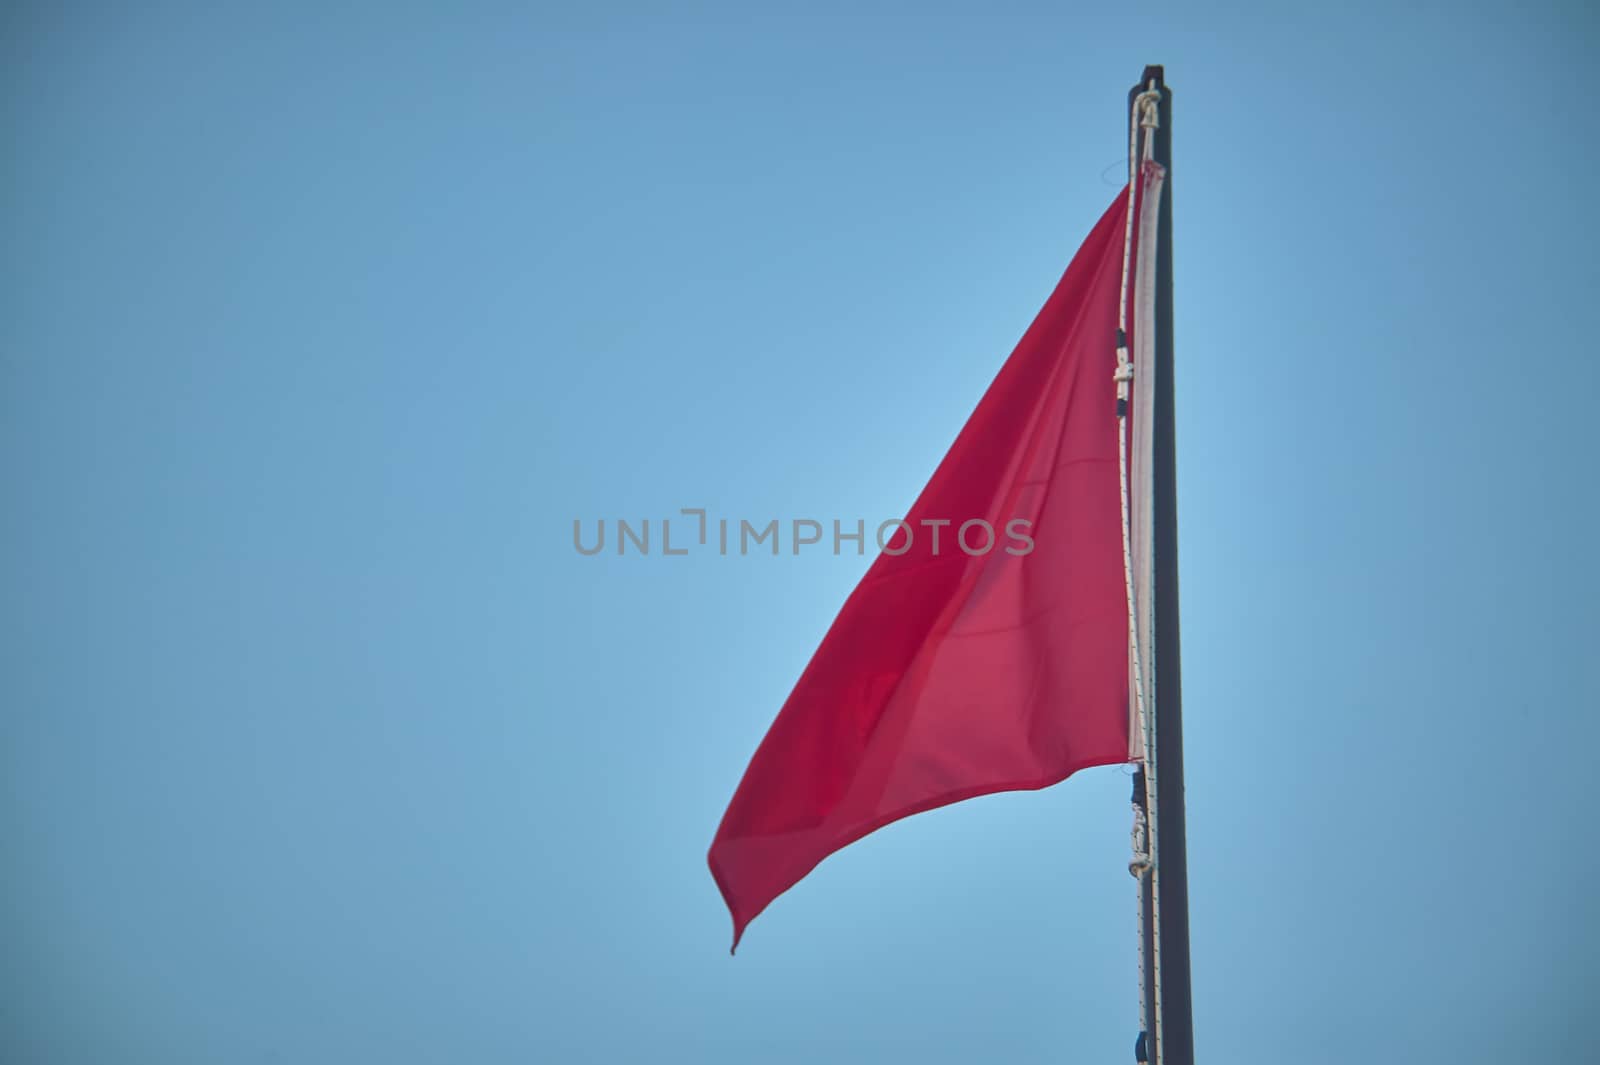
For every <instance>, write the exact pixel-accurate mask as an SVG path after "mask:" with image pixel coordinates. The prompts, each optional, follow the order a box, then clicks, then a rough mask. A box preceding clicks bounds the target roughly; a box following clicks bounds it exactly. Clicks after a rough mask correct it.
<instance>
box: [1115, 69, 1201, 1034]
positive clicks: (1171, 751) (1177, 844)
mask: <svg viewBox="0 0 1600 1065" xmlns="http://www.w3.org/2000/svg"><path fill="white" fill-rule="evenodd" d="M1148 88H1154V89H1156V90H1158V91H1159V92H1160V93H1161V110H1160V115H1161V125H1160V126H1159V127H1158V128H1157V129H1155V130H1152V131H1147V132H1142V133H1141V136H1148V135H1152V134H1153V135H1154V137H1155V148H1154V152H1153V155H1154V159H1155V161H1156V162H1157V163H1159V164H1160V165H1161V166H1163V167H1165V168H1166V181H1165V183H1164V185H1163V187H1162V192H1161V208H1160V231H1159V233H1158V235H1157V245H1156V291H1155V315H1156V321H1155V326H1156V336H1155V370H1156V388H1155V418H1154V425H1153V426H1152V431H1153V435H1154V448H1153V454H1152V458H1151V461H1152V465H1153V469H1152V471H1151V474H1152V475H1151V480H1152V490H1153V497H1154V498H1153V501H1152V502H1153V506H1152V509H1151V518H1152V522H1153V528H1152V537H1153V554H1154V555H1155V563H1154V574H1153V578H1154V579H1153V595H1152V599H1153V600H1154V602H1153V606H1154V612H1155V618H1154V643H1155V647H1154V651H1155V726H1156V727H1155V734H1156V765H1157V770H1158V772H1157V773H1156V795H1155V796H1154V801H1155V808H1154V809H1153V810H1149V811H1148V816H1149V818H1150V819H1151V821H1152V822H1153V823H1155V824H1156V826H1157V828H1158V832H1157V834H1156V852H1155V854H1154V855H1153V857H1154V870H1153V872H1152V873H1151V874H1150V875H1151V876H1153V877H1156V878H1158V879H1159V890H1160V895H1161V907H1160V922H1161V926H1160V928H1159V929H1157V928H1156V927H1155V918H1154V912H1153V904H1152V897H1151V892H1149V891H1146V892H1144V913H1143V916H1142V919H1143V921H1144V926H1145V934H1144V941H1145V944H1146V964H1145V966H1144V969H1145V981H1144V996H1145V1016H1146V1017H1147V1018H1148V1019H1149V1024H1150V1028H1151V1030H1150V1031H1149V1032H1147V1033H1143V1034H1142V1035H1141V1039H1140V1045H1141V1047H1142V1049H1143V1050H1144V1051H1145V1057H1146V1058H1147V1059H1148V1060H1149V1061H1152V1062H1154V1061H1158V1060H1159V1061H1160V1063H1161V1065H1194V1019H1193V1009H1192V1005H1191V991H1190V985H1189V872H1188V847H1187V844H1186V841H1185V830H1184V816H1183V696H1182V686H1181V685H1182V675H1181V670H1180V667H1179V662H1180V659H1179V635H1178V479H1177V448H1176V441H1175V434H1174V431H1173V430H1174V415H1173V407H1174V404H1173V395H1174V392H1173V379H1172V92H1171V90H1170V89H1168V88H1167V85H1166V77H1165V72H1164V71H1163V69H1162V68H1161V67H1159V66H1148V67H1145V68H1144V75H1143V76H1142V77H1140V79H1139V84H1137V85H1135V86H1134V87H1133V88H1132V89H1131V90H1130V91H1129V93H1128V114H1129V121H1130V122H1133V123H1137V121H1138V115H1137V114H1136V113H1135V109H1134V98H1135V97H1136V96H1138V94H1139V93H1141V92H1144V91H1146V90H1147V89H1148ZM1142 148H1143V145H1142V144H1140V149H1141V152H1142ZM1139 154H1141V153H1136V154H1135V156H1134V158H1135V159H1137V158H1139ZM1130 194H1131V192H1130ZM1142 268H1143V264H1141V269H1142ZM1158 942H1159V944H1160V964H1159V967H1158V966H1157V965H1153V964H1150V963H1149V962H1150V960H1151V946H1152V945H1153V944H1155V943H1158ZM1157 973H1159V975H1160V980H1161V997H1160V1002H1161V1015H1160V1017H1159V1019H1158V1018H1157V1017H1156V993H1155V987H1156V985H1155V980H1156V975H1157ZM1157 1032H1159V1033H1160V1041H1161V1046H1160V1047H1159V1048H1157V1047H1156V1045H1155V1036H1156V1033H1157ZM1158 1050H1159V1057H1158Z"/></svg>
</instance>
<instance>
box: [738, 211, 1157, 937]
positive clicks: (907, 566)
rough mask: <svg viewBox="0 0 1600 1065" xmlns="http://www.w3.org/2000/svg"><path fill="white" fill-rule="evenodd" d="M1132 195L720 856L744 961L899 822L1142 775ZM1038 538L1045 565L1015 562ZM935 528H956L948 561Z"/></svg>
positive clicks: (1052, 305)
mask: <svg viewBox="0 0 1600 1065" xmlns="http://www.w3.org/2000/svg"><path fill="white" fill-rule="evenodd" d="M1125 195H1126V190H1124V194H1123V195H1119V196H1118V197H1117V200H1116V202H1115V203H1113V204H1112V205H1111V207H1110V208H1109V209H1108V210H1107V211H1106V213H1105V215H1104V216H1103V217H1102V218H1101V219H1100V221H1099V223H1098V224H1096V226H1095V227H1094V230H1093V231H1092V232H1091V233H1090V234H1089V238H1088V240H1087V241H1085V242H1084V245H1083V247H1082V248H1081V249H1079V251H1078V254H1077V256H1076V257H1074V259H1073V261H1072V265H1071V266H1069V267H1068V268H1067V271H1066V273H1065V275H1063V277H1062V279H1061V281H1060V283H1059V284H1058V285H1057V286H1056V289H1055V291H1054V292H1053V293H1052V294H1051V296H1050V299H1049V300H1048V301H1047V302H1046V303H1045V305H1044V308H1043V309H1042V310H1041V311H1040V312H1039V315H1038V317H1037V318H1036V319H1035V320H1034V322H1033V325H1032V326H1030V327H1029V329H1028V331H1027V333H1026V334H1025V335H1024V336H1023V338H1022V341H1021V342H1020V343H1019V344H1018V345H1017V348H1016V350H1015V351H1014V352H1012V354H1011V357H1010V358H1009V359H1008V360H1006V363H1005V366H1004V367H1002V368H1001V370H1000V373H999V375H998V376H997V377H996V378H995V380H994V383H993V384H991V385H990V387H989V390H988V392H986V393H985V394H984V397H983V399H982V400H981V401H980V402H979V404H978V407H977V410H975V411H974V412H973V414H972V417H971V418H970V419H968V421H967V424H966V426H965V427H964V428H963V429H962V430H961V434H960V436H958V437H957V438H956V441H955V443H954V444H953V445H952V446H951V448H950V451H949V453H948V454H947V455H946V456H945V457H944V461H942V462H941V463H940V464H939V468H938V469H937V470H936V471H935V472H934V474H933V479H932V480H930V481H929V482H928V486H927V487H926V488H925V489H923V492H922V495H921V496H920V497H918V499H917V501H916V503H915V504H914V505H913V506H912V508H911V512H910V514H909V515H907V518H906V520H907V522H908V523H909V525H910V526H911V531H912V540H911V548H910V550H908V551H906V552H905V553H904V554H899V555H894V554H888V553H883V554H880V555H879V557H878V558H877V560H876V561H875V562H874V563H873V565H872V567H871V568H870V569H869V570H868V571H867V574H866V576H865V577H864V578H863V579H862V581H861V583H860V584H859V585H858V586H857V587H856V589H855V591H854V592H853V593H851V595H850V598H849V599H848V600H846V601H845V604H844V608H843V609H842V610H841V611H840V612H839V616H838V618H837V619H836V620H835V621H834V623H833V626H832V627H831V628H830V629H829V630H828V633H827V635H826V636H824V637H823V639H822V646H821V647H819V648H818V649H817V653H816V654H815V655H814V656H813V657H812V659H811V662H810V664H809V665H808V666H807V667H806V670H805V672H804V673H803V674H802V675H801V677H800V681H799V683H798V684H796V685H795V688H794V691H793V692H792V693H791V694H790V696H789V699H788V701H787V702H785V703H784V705H783V709H782V710H781V711H780V712H779V714H778V718H777V720H776V721H775V722H774V723H773V725H772V728H771V729H770V730H769V731H768V732H767V736H766V738H765V739H764V740H763V741H762V742H761V746H760V747H759V748H758V749H757V750H756V753H755V757H754V758H753V759H752V760H751V762H750V766H749V768H748V769H747V770H746V771H745V774H744V779H743V780H741V781H740V783H739V788H738V790H737V791H736V792H735V793H734V796H733V801H732V802H731V803H730V804H729V805H728V810H727V813H726V814H724V815H723V818H722V824H721V827H719V828H718V830H717V835H716V839H715V840H714V841H713V842H712V844H711V853H710V856H709V857H710V864H711V873H712V876H714V877H715V878H716V881H717V885H718V887H720V888H721V889H722V895H723V898H724V899H725V900H726V901H727V904H728V909H729V911H730V913H731V914H732V916H733V925H734V939H733V942H734V946H735V947H737V946H738V943H739V939H740V937H741V936H742V935H743V934H744V930H745V927H746V926H747V925H748V924H749V923H750V921H751V920H752V919H753V918H754V917H755V916H756V915H757V914H759V913H760V912H761V911H762V910H763V909H765V908H766V907H767V905H768V903H770V902H772V900H773V899H775V898H777V897H778V896H779V895H780V894H782V893H783V892H784V891H786V890H788V889H789V888H790V887H792V886H793V885H794V884H795V883H796V882H798V881H799V880H800V878H801V877H803V876H805V875H806V874H807V873H809V872H810V871H811V870H812V869H813V868H815V867H816V865H817V863H818V862H820V861H822V859H824V858H826V857H827V856H828V855H829V854H832V853H833V852H834V851H836V850H838V849H840V848H841V847H844V846H846V845H847V844H849V843H851V842H853V841H855V840H857V839H860V838H861V837H862V836H864V835H866V834H867V833H869V832H872V831H874V830H875V829H878V828H881V827H882V826H884V825H886V824H888V823H890V822H891V821H895V820H898V819H899V818H902V817H906V816H909V815H911V814H914V813H919V812H921V811H923V810H930V809H933V808H934V807H937V806H943V805H945V804H947V803H952V802H957V801H959V800H961V799H967V798H971V797H973V796H976V795H984V794H988V793H991V792H997V791H1018V790H1025V789H1032V788H1043V787H1048V786H1049V785H1051V784H1055V783H1057V782H1058V781H1061V780H1063V779H1065V778H1066V777H1067V776H1068V775H1070V774H1072V773H1074V772H1076V771H1077V770H1079V769H1083V768H1085V767H1087V766H1093V765H1108V764H1113V763H1118V762H1126V761H1128V659H1127V640H1128V613H1127V600H1126V590H1125V587H1124V584H1123V570H1122V527H1121V519H1120V517H1119V515H1118V507H1119V505H1120V495H1119V490H1118V484H1117V437H1116V433H1117V428H1116V399H1115V395H1116V393H1115V385H1114V383H1113V380H1112V371H1113V370H1114V369H1115V367H1116V328H1117V295H1118V288H1119V284H1120V280H1121V270H1122V241H1123V222H1124V218H1125V211H1126V200H1125V198H1124V197H1125ZM973 518H982V519H985V520H986V521H988V522H989V523H990V525H991V526H992V527H993V528H994V530H995V534H996V539H995V546H994V547H993V549H992V550H990V551H989V552H988V553H987V554H982V555H978V556H976V557H974V556H972V555H969V554H967V553H966V552H964V551H962V550H961V548H960V547H959V546H958V545H957V544H956V542H955V535H956V531H957V528H958V527H959V526H960V525H961V524H962V523H963V522H965V521H967V520H969V519H973ZM1019 518H1021V519H1028V520H1030V521H1031V522H1032V529H1031V533H1030V535H1031V536H1032V538H1033V541H1034V547H1033V550H1032V551H1031V552H1029V553H1027V554H1024V555H1013V554H1010V553H1008V552H1007V550H1006V548H1007V547H1012V548H1015V549H1018V550H1020V549H1022V547H1023V546H1025V545H1023V544H1021V543H1020V542H1019V541H1017V540H1015V539H1010V538H1008V537H1007V536H1006V526H1007V523H1008V522H1010V521H1012V520H1013V519H1019ZM923 519H930V520H939V519H946V520H949V521H950V522H951V524H950V525H948V526H943V527H941V528H939V530H938V532H939V549H938V553H937V554H935V553H934V547H933V543H932V536H931V534H932V531H933V530H932V529H930V528H927V527H925V526H923V525H922V524H921V522H922V520H923ZM871 535H872V534H871V532H869V533H868V536H869V537H870V536H871ZM983 540H984V536H983V533H982V530H981V528H980V527H974V528H972V529H971V530H970V531H969V534H968V540H967V543H968V545H969V546H970V547H972V548H973V549H974V550H977V549H978V548H980V547H982V545H983ZM904 543H905V533H904V532H903V531H902V532H898V533H896V534H895V535H894V536H893V537H890V538H889V539H888V545H889V548H890V549H891V550H899V549H900V547H901V546H903V545H904Z"/></svg>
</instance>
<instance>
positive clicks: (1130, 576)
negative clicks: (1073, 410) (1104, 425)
mask: <svg viewBox="0 0 1600 1065" xmlns="http://www.w3.org/2000/svg"><path fill="white" fill-rule="evenodd" d="M1160 104H1161V93H1160V91H1159V90H1157V89H1156V87H1155V81H1154V80H1153V79H1152V80H1151V82H1150V83H1149V85H1148V87H1147V88H1146V89H1145V91H1144V92H1141V93H1140V94H1139V95H1138V96H1136V97H1134V100H1133V113H1134V116H1135V117H1136V118H1137V121H1131V122H1129V123H1128V210H1127V217H1126V223H1125V226H1124V231H1123V243H1122V285H1121V291H1120V298H1119V299H1118V301H1117V369H1116V373H1115V374H1114V379H1115V381H1116V383H1117V468H1118V479H1119V481H1120V489H1121V500H1122V571H1123V583H1124V585H1125V587H1126V589H1127V599H1128V653H1129V669H1130V672H1131V674H1132V679H1133V696H1134V707H1135V709H1136V711H1137V713H1138V717H1139V723H1140V738H1141V741H1142V742H1141V747H1142V754H1143V769H1144V772H1143V774H1142V776H1143V783H1144V796H1143V802H1138V801H1136V802H1135V803H1134V823H1133V831H1132V845H1133V852H1134V854H1133V860H1132V861H1130V862H1129V864H1128V870H1129V872H1131V873H1132V874H1133V875H1134V876H1135V877H1136V878H1137V879H1138V881H1139V975H1140V979H1139V1031H1140V1034H1141V1039H1142V1041H1143V1044H1144V1049H1145V1051H1146V1053H1148V1052H1149V1048H1150V1046H1151V1044H1152V1043H1153V1044H1154V1047H1155V1054H1154V1059H1155V1065H1160V1063H1161V1059H1162V1057H1163V1056H1164V1055H1163V1054H1162V1045H1161V892H1160V883H1159V878H1158V877H1157V876H1155V875H1153V874H1154V872H1155V859H1156V855H1157V854H1158V853H1159V851H1158V850H1157V838H1156V833H1157V824H1156V819H1155V818H1154V817H1151V816H1149V812H1150V811H1153V810H1154V809H1155V805H1154V802H1153V799H1154V798H1155V795H1156V761H1155V757H1156V736H1155V722H1154V709H1155V708H1154V707H1153V706H1150V705H1148V704H1147V702H1146V699H1145V683H1144V661H1143V659H1144V657H1145V656H1144V655H1141V653H1140V651H1141V648H1140V645H1139V614H1138V610H1137V607H1138V602H1137V598H1136V596H1135V585H1134V573H1133V536H1132V529H1131V519H1130V508H1129V503H1128V496H1129V491H1128V404H1129V400H1130V392H1131V388H1130V385H1131V384H1132V382H1133V375H1134V366H1133V362H1132V360H1131V359H1130V358H1129V356H1128V276H1129V273H1130V270H1131V265H1132V259H1133V234H1134V219H1135V212H1134V206H1135V201H1136V200H1137V199H1138V198H1139V197H1138V191H1139V188H1140V182H1141V179H1142V176H1143V169H1144V167H1143V164H1144V163H1146V162H1150V161H1153V159H1154V152H1155V130H1156V129H1157V127H1159V125H1160V110H1159V108H1160ZM1142 131H1143V132H1145V133H1146V135H1145V138H1144V151H1143V152H1142V153H1141V152H1140V151H1139V136H1140V133H1141V132H1142ZM1141 243H1143V242H1142V241H1141ZM1147 265H1148V264H1147V263H1145V262H1144V261H1142V260H1141V262H1140V264H1139V266H1140V268H1141V269H1144V268H1145V267H1146V266H1147ZM1147 883H1148V884H1149V890H1150V901H1151V932H1152V939H1153V942H1152V943H1151V944H1150V947H1151V949H1150V950H1149V951H1146V949H1145V942H1144V938H1145V936H1144V892H1145V885H1146V884H1147ZM1147 964H1148V965H1149V966H1150V967H1151V972H1152V973H1153V974H1154V976H1155V979H1154V981H1153V983H1154V986H1155V995H1154V998H1155V1002H1154V1004H1153V1005H1154V1010H1155V1018H1154V1020H1155V1030H1154V1031H1153V1032H1152V1031H1151V1026H1150V1018H1149V1016H1148V1011H1147V1009H1146V1002H1145V994H1144V983H1145V981H1144V973H1145V966H1146V965H1147ZM1152 1037H1153V1038H1152Z"/></svg>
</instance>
